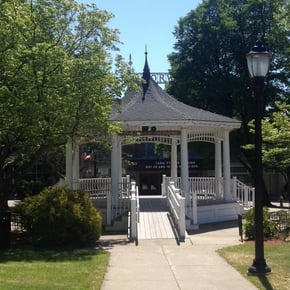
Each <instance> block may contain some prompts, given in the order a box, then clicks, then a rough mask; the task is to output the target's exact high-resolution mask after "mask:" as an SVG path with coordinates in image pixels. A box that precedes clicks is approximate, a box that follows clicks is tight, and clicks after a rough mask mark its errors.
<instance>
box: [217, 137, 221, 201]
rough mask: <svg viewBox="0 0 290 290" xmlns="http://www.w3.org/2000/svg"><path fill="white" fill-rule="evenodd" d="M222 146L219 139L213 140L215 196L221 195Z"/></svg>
mask: <svg viewBox="0 0 290 290" xmlns="http://www.w3.org/2000/svg"><path fill="white" fill-rule="evenodd" d="M221 149H222V146H221V141H220V140H216V141H215V190H216V194H217V196H220V195H221V183H220V182H221V177H222V151H221Z"/></svg>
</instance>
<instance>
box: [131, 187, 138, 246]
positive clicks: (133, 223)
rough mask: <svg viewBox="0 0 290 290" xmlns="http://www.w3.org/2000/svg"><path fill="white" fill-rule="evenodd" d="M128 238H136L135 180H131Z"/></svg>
mask: <svg viewBox="0 0 290 290" xmlns="http://www.w3.org/2000/svg"><path fill="white" fill-rule="evenodd" d="M130 239H131V241H133V240H136V239H137V198H136V183H135V182H132V191H131V216H130Z"/></svg>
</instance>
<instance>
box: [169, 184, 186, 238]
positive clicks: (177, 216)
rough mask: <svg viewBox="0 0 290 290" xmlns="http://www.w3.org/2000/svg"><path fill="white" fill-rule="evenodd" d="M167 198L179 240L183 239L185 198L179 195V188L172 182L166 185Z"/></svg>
mask: <svg viewBox="0 0 290 290" xmlns="http://www.w3.org/2000/svg"><path fill="white" fill-rule="evenodd" d="M167 200H168V204H169V210H170V213H171V215H172V218H173V222H174V224H175V226H176V228H177V229H178V233H179V237H180V239H181V240H184V239H185V198H184V197H182V196H181V194H180V189H178V188H176V187H175V185H174V182H173V181H171V182H170V183H169V185H168V190H167Z"/></svg>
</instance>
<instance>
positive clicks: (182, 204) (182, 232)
mask: <svg viewBox="0 0 290 290" xmlns="http://www.w3.org/2000/svg"><path fill="white" fill-rule="evenodd" d="M179 206H180V214H179V235H180V239H181V240H182V241H183V240H184V239H185V198H183V197H180V199H179Z"/></svg>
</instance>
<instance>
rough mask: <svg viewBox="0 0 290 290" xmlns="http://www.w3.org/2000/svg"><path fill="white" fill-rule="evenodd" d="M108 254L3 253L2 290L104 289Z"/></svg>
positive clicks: (95, 251)
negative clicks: (103, 282) (102, 286)
mask: <svg viewBox="0 0 290 290" xmlns="http://www.w3.org/2000/svg"><path fill="white" fill-rule="evenodd" d="M108 259H109V253H108V252H106V251H103V250H99V249H71V250H70V249H66V250H64V249H58V250H45V249H38V248H37V249H32V248H27V247H26V248H25V247H19V248H15V249H13V248H12V249H9V250H1V251H0V289H1V290H2V289H3V290H4V289H5V290H9V289H21V290H22V289H23V290H26V289H34V290H35V289H37V290H42V289H43V290H50V289H51V290H52V289H53V290H61V289H65V290H67V289H79V290H81V289H84V290H87V289H93V290H97V289H100V288H101V284H102V281H103V278H104V275H105V271H106V268H107V265H108Z"/></svg>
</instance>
